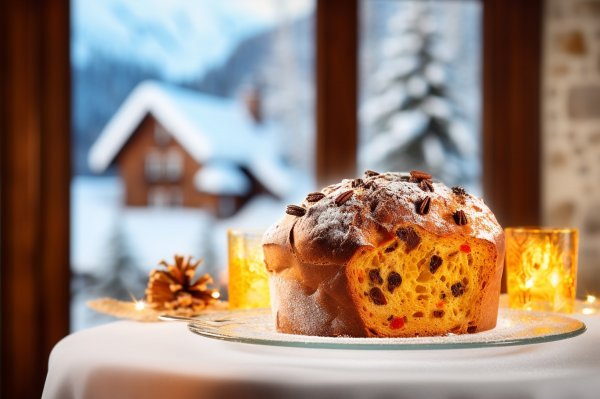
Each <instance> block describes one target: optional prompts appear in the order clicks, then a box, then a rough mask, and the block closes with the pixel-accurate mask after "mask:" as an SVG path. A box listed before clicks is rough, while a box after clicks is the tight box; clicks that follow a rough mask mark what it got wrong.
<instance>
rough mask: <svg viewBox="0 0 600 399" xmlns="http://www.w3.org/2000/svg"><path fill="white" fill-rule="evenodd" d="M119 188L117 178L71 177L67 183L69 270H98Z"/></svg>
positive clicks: (111, 227) (112, 226) (117, 205)
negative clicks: (69, 223) (68, 183)
mask: <svg viewBox="0 0 600 399" xmlns="http://www.w3.org/2000/svg"><path fill="white" fill-rule="evenodd" d="M122 195H123V187H122V185H121V183H120V180H119V179H118V178H117V177H103V178H89V177H75V178H74V179H73V181H72V183H71V269H72V271H73V272H74V273H91V274H96V273H101V272H102V270H104V267H103V265H104V263H105V261H106V259H105V256H106V255H105V254H106V253H107V251H108V250H109V247H108V237H110V234H111V232H112V231H114V229H115V225H116V222H117V220H118V219H117V218H118V213H119V208H120V204H121V198H122Z"/></svg>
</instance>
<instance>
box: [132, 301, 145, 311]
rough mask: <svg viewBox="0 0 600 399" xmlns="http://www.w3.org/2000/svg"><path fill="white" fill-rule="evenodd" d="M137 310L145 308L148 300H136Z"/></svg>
mask: <svg viewBox="0 0 600 399" xmlns="http://www.w3.org/2000/svg"><path fill="white" fill-rule="evenodd" d="M134 303H135V305H134V306H135V310H144V309H146V302H144V301H135V302H134Z"/></svg>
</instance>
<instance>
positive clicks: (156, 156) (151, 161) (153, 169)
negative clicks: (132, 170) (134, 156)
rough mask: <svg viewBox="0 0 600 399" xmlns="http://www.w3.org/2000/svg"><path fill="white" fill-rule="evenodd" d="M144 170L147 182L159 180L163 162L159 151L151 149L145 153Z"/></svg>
mask: <svg viewBox="0 0 600 399" xmlns="http://www.w3.org/2000/svg"><path fill="white" fill-rule="evenodd" d="M144 172H145V175H146V180H147V181H149V182H157V181H160V180H161V178H162V175H163V163H162V155H161V153H160V152H158V151H156V150H151V151H150V152H148V153H147V154H146V158H145V162H144Z"/></svg>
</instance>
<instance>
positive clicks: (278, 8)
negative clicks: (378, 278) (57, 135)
mask: <svg viewBox="0 0 600 399" xmlns="http://www.w3.org/2000/svg"><path fill="white" fill-rule="evenodd" d="M71 4H72V10H73V12H72V14H71V18H72V21H71V26H72V30H71V73H72V87H73V112H72V115H73V122H72V126H73V131H72V134H73V142H74V144H75V145H74V147H73V151H74V154H73V158H74V159H75V160H76V164H75V165H74V170H73V175H74V177H73V182H72V198H73V201H72V202H73V210H75V209H77V210H78V211H77V212H75V211H73V213H72V221H73V224H74V225H76V226H80V227H81V228H82V229H83V228H85V226H95V227H94V229H90V230H89V231H87V232H86V234H85V236H81V237H77V239H75V238H72V242H71V245H72V247H73V252H74V253H76V254H86V255H85V256H81V257H79V256H78V257H75V256H73V257H72V259H71V270H72V274H73V280H74V281H77V282H78V284H76V285H75V291H74V295H73V300H72V307H73V313H72V314H73V317H72V320H71V321H72V328H74V329H76V328H82V327H85V326H89V325H93V324H96V323H100V322H103V321H104V320H105V319H102V318H100V317H97V316H98V315H96V314H94V312H92V311H91V310H89V309H87V308H86V307H85V301H86V300H87V299H91V298H93V297H99V296H107V295H109V293H108V292H107V291H104V292H103V290H105V288H106V286H107V285H106V284H105V282H106V281H108V279H117V280H119V281H120V283H119V286H120V287H121V288H122V289H121V290H120V291H118V292H116V291H113V292H111V293H110V296H112V297H115V298H121V299H128V298H130V297H129V294H128V292H130V293H131V294H133V295H134V296H136V297H141V296H143V294H144V291H143V289H141V290H140V286H139V284H137V281H133V280H132V279H131V278H130V277H131V276H139V274H140V273H141V274H142V275H144V274H146V273H147V272H148V270H147V269H148V267H149V266H151V265H153V264H156V262H158V261H159V260H160V259H163V258H170V257H171V256H172V255H173V254H174V253H184V254H189V255H192V256H194V257H196V258H200V257H205V258H206V260H205V261H204V263H203V267H205V268H206V269H205V270H206V271H211V273H212V274H213V276H214V279H215V281H217V282H219V281H222V279H221V278H220V276H219V274H220V273H223V271H224V270H223V266H224V265H226V264H227V259H226V229H227V228H228V227H230V226H239V225H242V224H245V225H249V224H250V225H253V226H254V227H256V228H266V227H267V226H268V225H269V224H271V223H272V222H274V221H275V220H276V219H277V218H278V217H279V215H280V212H281V209H285V205H286V204H288V203H293V202H297V201H299V200H300V199H301V198H302V197H303V196H304V195H305V194H306V192H309V191H311V190H312V189H313V185H314V178H313V172H314V169H313V163H314V159H313V154H314V125H315V123H314V116H313V113H314V111H313V110H314V92H315V90H314V88H315V85H314V83H313V80H314V79H313V75H314V72H313V71H314V65H313V64H314V59H315V54H314V35H313V30H314V7H315V3H314V1H313V0H295V1H293V2H287V1H280V0H257V1H252V2H250V1H246V0H227V1H222V0H203V1H200V2H187V1H175V2H165V1H162V0H147V1H144V2H132V1H129V0H110V1H96V0H72V3H71ZM100 15H101V16H102V17H101V18H98V16H100ZM147 115H151V116H152V117H153V118H145V117H144V116H147ZM148 120H151V121H153V126H151V127H150V129H151V130H150V131H147V130H145V129H143V128H140V126H144V125H143V123H146V122H147V121H148ZM258 121H260V123H257V122H258ZM111 122H115V123H111ZM123 122H126V123H123ZM107 132H108V133H111V132H112V133H111V134H112V136H111V137H113V139H114V137H117V136H118V138H119V139H118V140H117V139H114V140H113V141H112V142H110V143H108V141H107V140H108V139H104V137H108V136H106V135H105V134H106V133H107ZM136 132H137V133H136ZM144 132H147V133H149V135H150V136H151V142H152V144H153V145H154V146H155V147H154V148H152V150H148V149H147V147H145V145H146V144H145V142H144V140H136V138H137V137H143V136H137V137H136V136H134V135H135V134H138V133H139V134H142V135H143V134H146V133H144ZM124 137H126V138H127V139H123V138H124ZM102 142H104V143H105V144H101V143H102ZM99 147H100V149H101V150H102V151H100V150H98V151H97V152H98V153H99V154H101V155H104V158H103V159H104V160H105V161H106V162H105V163H104V165H105V166H106V165H108V166H107V167H106V168H104V169H102V170H99V171H98V170H94V171H93V172H92V171H91V170H90V168H89V167H88V157H89V154H90V151H91V150H92V149H94V148H99ZM182 151H185V154H184V153H183V152H182ZM107 152H111V153H114V157H113V158H111V159H113V160H112V161H111V162H109V161H110V160H109V158H110V157H108V156H107ZM188 155H189V157H190V158H191V160H190V162H189V165H188V162H187V161H188ZM214 164H218V165H220V166H221V167H220V168H219V171H220V172H223V173H221V174H218V176H217V177H218V178H217V179H215V180H214V181H213V183H215V184H212V185H211V187H210V189H211V191H210V194H211V195H215V196H217V198H222V200H220V201H218V202H217V203H216V204H214V203H212V202H208V203H206V201H205V198H206V193H204V192H202V191H201V190H199V189H198V188H197V187H196V185H195V179H194V176H196V175H197V173H198V171H199V170H201V169H200V165H202V166H204V165H214ZM194 165H196V166H194ZM140 167H141V168H143V170H141V171H140ZM188 167H190V168H192V169H190V170H188V169H187V168H188ZM193 167H197V168H198V170H193ZM242 167H243V168H247V175H246V174H244V176H243V177H244V178H243V179H239V170H240V168H242ZM244 170H245V171H246V169H244ZM235 171H238V173H237V174H236V173H235ZM244 173H246V172H244ZM188 175H189V177H190V178H187V177H188ZM274 176H277V177H276V178H274ZM240 181H242V182H244V184H240ZM292 181H294V184H289V183H288V182H292ZM246 183H248V184H247V185H248V186H247V187H246ZM263 187H264V188H265V191H266V193H263V192H261V190H262V188H263ZM212 190H214V191H215V192H213V191H212ZM242 191H243V194H235V195H241V196H244V197H245V198H244V201H245V202H244V204H245V205H244V206H243V208H242V209H241V210H239V211H238V207H237V204H236V198H232V195H233V194H232V192H233V193H239V192H242ZM125 193H126V194H127V195H126V197H127V198H126V201H127V203H128V204H131V206H128V205H127V204H126V202H125V199H124V197H125V195H124V194H125ZM184 194H185V198H184ZM90 199H93V200H90ZM146 204H147V206H146ZM184 205H185V206H184ZM208 207H211V208H210V209H209V208H208ZM212 207H214V209H213V208H212ZM269 210H270V211H269ZM269 212H270V213H271V214H272V220H270V219H269V218H266V217H264V215H265V214H268V213H269ZM215 213H217V215H215ZM217 216H218V217H217ZM149 225H151V226H152V227H151V228H149V227H148V226H149ZM78 228H79V227H78ZM78 231H79V230H78ZM173 231H186V234H184V235H180V234H173V233H172V232H173ZM115 237H117V238H115ZM116 242H118V243H119V245H114V244H115V243H116ZM200 242H202V243H203V245H198V243H200ZM211 252H212V253H214V256H209V255H210V253H211ZM119 260H122V261H123V262H122V263H119V262H118V261H119ZM117 264H118V267H114V268H107V267H106V265H117ZM116 270H125V271H126V272H123V273H117V272H116ZM136 278H137V277H136ZM103 280H106V281H103Z"/></svg>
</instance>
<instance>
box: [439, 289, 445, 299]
mask: <svg viewBox="0 0 600 399" xmlns="http://www.w3.org/2000/svg"><path fill="white" fill-rule="evenodd" d="M440 299H446V293H445V292H443V291H442V293H441V294H440Z"/></svg>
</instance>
